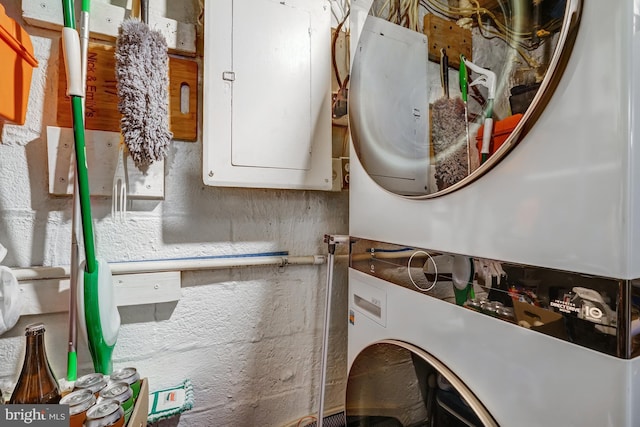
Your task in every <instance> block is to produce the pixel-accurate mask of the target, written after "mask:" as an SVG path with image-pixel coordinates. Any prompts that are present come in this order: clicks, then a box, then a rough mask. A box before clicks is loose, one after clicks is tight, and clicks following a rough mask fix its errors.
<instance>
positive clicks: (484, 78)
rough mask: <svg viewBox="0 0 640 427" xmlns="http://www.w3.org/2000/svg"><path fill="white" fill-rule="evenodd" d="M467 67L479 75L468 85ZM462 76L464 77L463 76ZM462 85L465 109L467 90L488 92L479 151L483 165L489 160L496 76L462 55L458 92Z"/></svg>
mask: <svg viewBox="0 0 640 427" xmlns="http://www.w3.org/2000/svg"><path fill="white" fill-rule="evenodd" d="M467 67H469V68H470V69H471V71H473V72H475V73H477V74H479V77H478V78H477V79H475V80H474V81H473V82H471V83H468V72H467V69H466V68H467ZM463 75H464V76H463ZM463 78H464V84H465V89H464V92H463V100H464V103H465V109H466V105H467V101H466V98H467V95H468V93H467V92H468V88H469V87H471V86H476V85H482V86H484V87H486V88H487V89H488V90H489V93H488V96H487V106H486V109H485V113H484V132H483V134H482V148H481V149H480V156H481V157H480V164H483V163H484V162H486V161H487V159H488V158H489V152H490V150H491V135H492V134H493V100H494V99H495V97H496V74H495V73H494V72H493V71H491V70H487V69H485V68H482V67H479V66H477V65H476V64H474V63H473V62H471V61H468V60H467V59H466V58H465V57H464V55H460V90H461V91H462V90H463V89H462V84H463ZM466 120H467V141H468V140H469V135H468V134H469V132H468V129H469V128H468V118H467V119H466Z"/></svg>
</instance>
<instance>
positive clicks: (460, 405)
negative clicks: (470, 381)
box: [345, 340, 498, 427]
mask: <svg viewBox="0 0 640 427" xmlns="http://www.w3.org/2000/svg"><path fill="white" fill-rule="evenodd" d="M480 399H481V396H476V395H474V394H473V392H472V391H471V390H470V389H469V388H468V387H467V386H466V385H465V384H464V382H463V381H462V380H461V379H460V378H458V377H457V376H456V375H455V374H454V373H453V372H452V371H451V370H449V369H448V368H447V367H446V366H445V365H444V364H443V363H442V362H440V361H439V360H438V359H436V358H434V357H433V356H431V355H430V354H429V353H427V352H426V351H424V350H421V349H420V348H418V347H416V346H413V345H411V344H408V343H405V342H402V341H396V340H384V341H380V342H378V343H375V344H373V345H370V346H369V347H367V348H365V349H364V350H363V351H362V352H360V354H359V355H358V356H357V357H356V359H355V360H354V363H353V365H352V366H351V369H350V371H349V379H348V382H347V397H346V404H345V411H346V418H347V426H348V427H365V426H366V427H418V426H425V427H427V426H428V427H463V426H464V427H466V426H473V427H480V426H497V425H498V424H497V423H496V422H495V420H494V419H493V417H492V416H491V414H489V412H488V411H487V410H486V408H485V407H484V405H483V404H482V402H481V401H480Z"/></svg>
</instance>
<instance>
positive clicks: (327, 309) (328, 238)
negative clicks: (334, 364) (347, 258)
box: [316, 234, 349, 427]
mask: <svg viewBox="0 0 640 427" xmlns="http://www.w3.org/2000/svg"><path fill="white" fill-rule="evenodd" d="M348 241H349V236H336V235H328V234H327V235H325V236H324V242H325V243H327V247H328V253H329V255H328V258H327V286H326V290H325V296H326V297H325V304H324V325H323V329H322V357H321V360H320V397H319V399H318V401H319V403H318V421H317V423H316V425H317V427H322V424H323V422H324V395H325V388H326V384H327V356H328V354H329V352H328V350H329V326H330V323H331V295H332V294H333V292H332V288H333V266H334V264H335V253H336V244H339V243H347V242H348Z"/></svg>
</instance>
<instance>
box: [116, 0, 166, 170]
mask: <svg viewBox="0 0 640 427" xmlns="http://www.w3.org/2000/svg"><path fill="white" fill-rule="evenodd" d="M134 3H135V2H134ZM139 3H140V5H141V7H140V9H141V12H142V21H140V20H138V19H126V20H125V21H124V22H123V23H122V25H121V26H120V28H119V30H118V37H117V39H116V52H115V56H116V82H117V84H116V88H117V91H118V98H119V103H118V110H119V111H120V113H121V114H122V120H121V121H120V130H121V132H122V136H123V137H124V142H125V144H126V145H127V149H128V150H129V154H130V155H131V158H132V159H133V161H134V162H135V164H136V166H137V167H138V168H141V167H145V166H147V165H150V164H151V163H153V162H155V161H158V160H162V159H163V158H164V157H165V156H166V154H167V150H168V147H169V143H170V142H171V140H172V138H173V134H172V133H171V131H170V130H169V55H168V53H167V42H166V40H165V39H164V36H163V35H162V33H161V32H160V31H156V30H152V29H151V28H150V27H149V26H148V25H147V23H148V16H149V7H148V4H149V3H148V0H142V2H139ZM136 8H137V7H136V6H135V5H134V9H136Z"/></svg>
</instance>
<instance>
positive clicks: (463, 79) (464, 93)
mask: <svg viewBox="0 0 640 427" xmlns="http://www.w3.org/2000/svg"><path fill="white" fill-rule="evenodd" d="M464 64H465V56H464V55H460V68H458V78H459V83H460V97H461V98H462V103H463V104H464V127H465V129H466V132H467V135H466V138H467V139H466V140H465V141H466V143H467V175H471V142H470V141H469V105H468V102H467V101H468V97H469V76H468V75H467V67H466V66H465V65H464Z"/></svg>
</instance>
